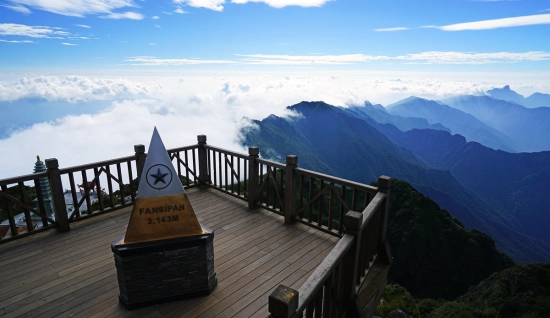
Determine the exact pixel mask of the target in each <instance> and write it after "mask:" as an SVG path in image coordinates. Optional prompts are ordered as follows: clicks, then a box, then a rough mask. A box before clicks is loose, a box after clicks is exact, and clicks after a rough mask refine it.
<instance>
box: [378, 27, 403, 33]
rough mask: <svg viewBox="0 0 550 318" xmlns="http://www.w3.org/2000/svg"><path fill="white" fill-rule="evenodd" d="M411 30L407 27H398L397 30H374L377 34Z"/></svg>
mask: <svg viewBox="0 0 550 318" xmlns="http://www.w3.org/2000/svg"><path fill="white" fill-rule="evenodd" d="M408 29H409V28H405V27H396V28H385V29H374V31H376V32H393V31H404V30H408Z"/></svg>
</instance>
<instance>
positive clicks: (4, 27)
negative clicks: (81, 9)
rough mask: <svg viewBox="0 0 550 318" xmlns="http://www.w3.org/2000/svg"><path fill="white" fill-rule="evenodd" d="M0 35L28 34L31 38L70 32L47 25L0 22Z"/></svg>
mask: <svg viewBox="0 0 550 318" xmlns="http://www.w3.org/2000/svg"><path fill="white" fill-rule="evenodd" d="M0 35H16V36H28V37H31V38H52V37H53V38H60V37H59V36H60V35H61V36H67V35H69V33H68V32H65V31H60V30H59V29H58V28H52V27H47V26H29V25H24V24H15V23H0ZM54 35H57V37H54ZM61 38H62V37H61Z"/></svg>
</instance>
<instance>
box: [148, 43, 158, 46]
mask: <svg viewBox="0 0 550 318" xmlns="http://www.w3.org/2000/svg"><path fill="white" fill-rule="evenodd" d="M149 45H151V46H155V45H157V44H156V43H149Z"/></svg>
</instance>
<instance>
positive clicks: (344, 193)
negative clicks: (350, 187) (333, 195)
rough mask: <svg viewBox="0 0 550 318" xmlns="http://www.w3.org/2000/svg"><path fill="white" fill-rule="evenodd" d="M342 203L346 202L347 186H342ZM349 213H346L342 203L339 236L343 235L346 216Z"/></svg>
mask: <svg viewBox="0 0 550 318" xmlns="http://www.w3.org/2000/svg"><path fill="white" fill-rule="evenodd" d="M341 197H342V201H343V202H346V186H344V185H343V186H342V195H341ZM346 212H347V211H344V205H343V204H342V202H340V215H339V216H338V234H342V232H343V231H344V214H345V213H346Z"/></svg>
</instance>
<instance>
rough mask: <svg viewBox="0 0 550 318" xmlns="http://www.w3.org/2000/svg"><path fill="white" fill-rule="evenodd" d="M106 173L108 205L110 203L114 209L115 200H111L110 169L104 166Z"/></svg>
mask: <svg viewBox="0 0 550 318" xmlns="http://www.w3.org/2000/svg"><path fill="white" fill-rule="evenodd" d="M105 170H106V171H107V189H109V203H111V208H114V207H115V200H114V198H113V182H112V180H111V168H110V166H109V165H106V166H105Z"/></svg>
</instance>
